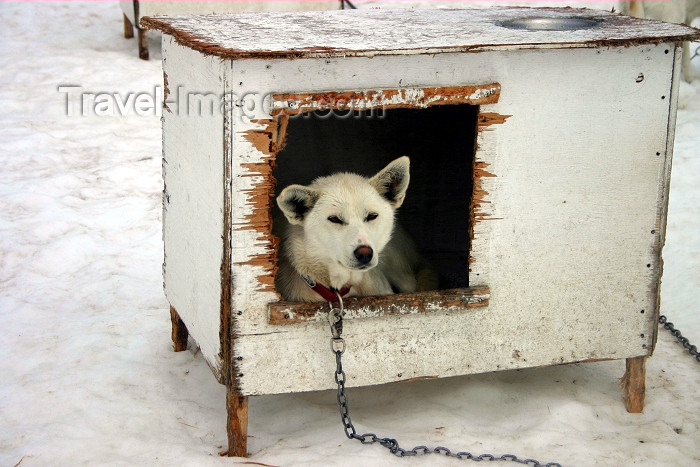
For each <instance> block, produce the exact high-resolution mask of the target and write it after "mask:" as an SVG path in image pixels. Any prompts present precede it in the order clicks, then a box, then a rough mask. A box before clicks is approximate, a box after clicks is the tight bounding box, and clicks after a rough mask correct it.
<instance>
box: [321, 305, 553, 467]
mask: <svg viewBox="0 0 700 467" xmlns="http://www.w3.org/2000/svg"><path fill="white" fill-rule="evenodd" d="M338 304H339V307H338V308H335V309H334V307H333V303H331V302H329V305H330V313H329V321H330V324H331V333H332V335H333V337H332V338H331V350H332V351H333V353H335V363H336V370H335V382H336V383H337V384H338V406H339V408H340V418H341V420H342V422H343V428H344V430H345V436H347V437H348V439H356V440H358V441H360V442H361V443H362V444H374V443H379V444H380V445H382V446H384V447H385V448H387V449H388V450H389V451H390V452H391V453H392V454H394V455H395V456H398V457H409V456H417V455H419V454H421V455H422V454H442V455H444V456H447V457H454V458H456V459H462V460H472V461H476V462H480V461H509V462H517V463H519V464H526V465H531V466H533V467H542V466H545V467H561V464H558V463H556V462H549V463H547V464H542V463H540V462H539V461H537V460H535V459H521V458H519V457H517V456H515V455H513V454H503V455H502V456H495V455H493V454H480V455H475V454H472V453H470V452H467V451H460V452H452V451H451V450H450V449H448V448H446V447H444V446H437V447H435V448H432V449H431V448H429V447H427V446H416V447H414V448H413V449H411V450H406V449H404V448H402V447H401V446H399V442H398V441H396V440H395V439H393V438H380V437H379V436H377V435H375V434H374V433H365V434H363V435H358V434H357V430H356V429H355V425H353V423H352V420H351V419H350V409H349V407H348V405H349V404H348V396H347V394H346V393H345V381H346V376H345V371H343V363H342V358H341V357H342V355H343V352H345V341H344V340H343V338H342V337H340V336H341V333H342V324H343V316H342V314H343V299H342V298H341V297H340V295H338Z"/></svg>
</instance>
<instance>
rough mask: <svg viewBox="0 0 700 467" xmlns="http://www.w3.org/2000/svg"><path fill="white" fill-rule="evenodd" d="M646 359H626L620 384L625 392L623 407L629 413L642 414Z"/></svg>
mask: <svg viewBox="0 0 700 467" xmlns="http://www.w3.org/2000/svg"><path fill="white" fill-rule="evenodd" d="M646 360H647V357H635V358H628V359H627V364H626V370H625V375H624V376H623V377H622V380H621V384H622V388H623V390H624V391H625V406H626V407H627V411H628V412H629V413H642V410H643V409H644V392H645V389H644V384H645V378H646V366H645V365H646Z"/></svg>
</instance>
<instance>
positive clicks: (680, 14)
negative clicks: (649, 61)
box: [620, 0, 700, 83]
mask: <svg viewBox="0 0 700 467" xmlns="http://www.w3.org/2000/svg"><path fill="white" fill-rule="evenodd" d="M620 11H621V12H622V13H623V14H625V15H629V16H634V17H636V18H645V19H655V20H659V21H665V22H667V23H678V24H686V25H690V24H692V22H693V21H694V20H695V18H698V17H700V0H664V1H644V0H632V1H621V2H620ZM681 69H682V71H683V79H684V80H685V81H687V82H688V83H691V82H692V81H693V79H694V78H695V77H694V76H693V69H692V67H691V66H690V43H689V42H684V43H683V58H682V65H681Z"/></svg>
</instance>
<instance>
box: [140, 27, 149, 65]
mask: <svg viewBox="0 0 700 467" xmlns="http://www.w3.org/2000/svg"><path fill="white" fill-rule="evenodd" d="M138 35H139V58H140V59H141V60H148V31H147V30H146V29H141V28H138Z"/></svg>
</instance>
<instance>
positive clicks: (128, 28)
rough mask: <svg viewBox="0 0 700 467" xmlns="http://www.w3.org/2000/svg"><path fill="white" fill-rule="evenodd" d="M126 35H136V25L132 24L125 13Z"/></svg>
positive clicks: (129, 37)
mask: <svg viewBox="0 0 700 467" xmlns="http://www.w3.org/2000/svg"><path fill="white" fill-rule="evenodd" d="M124 37H125V38H126V39H131V38H132V37H134V25H133V24H131V21H129V18H127V17H126V15H124Z"/></svg>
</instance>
